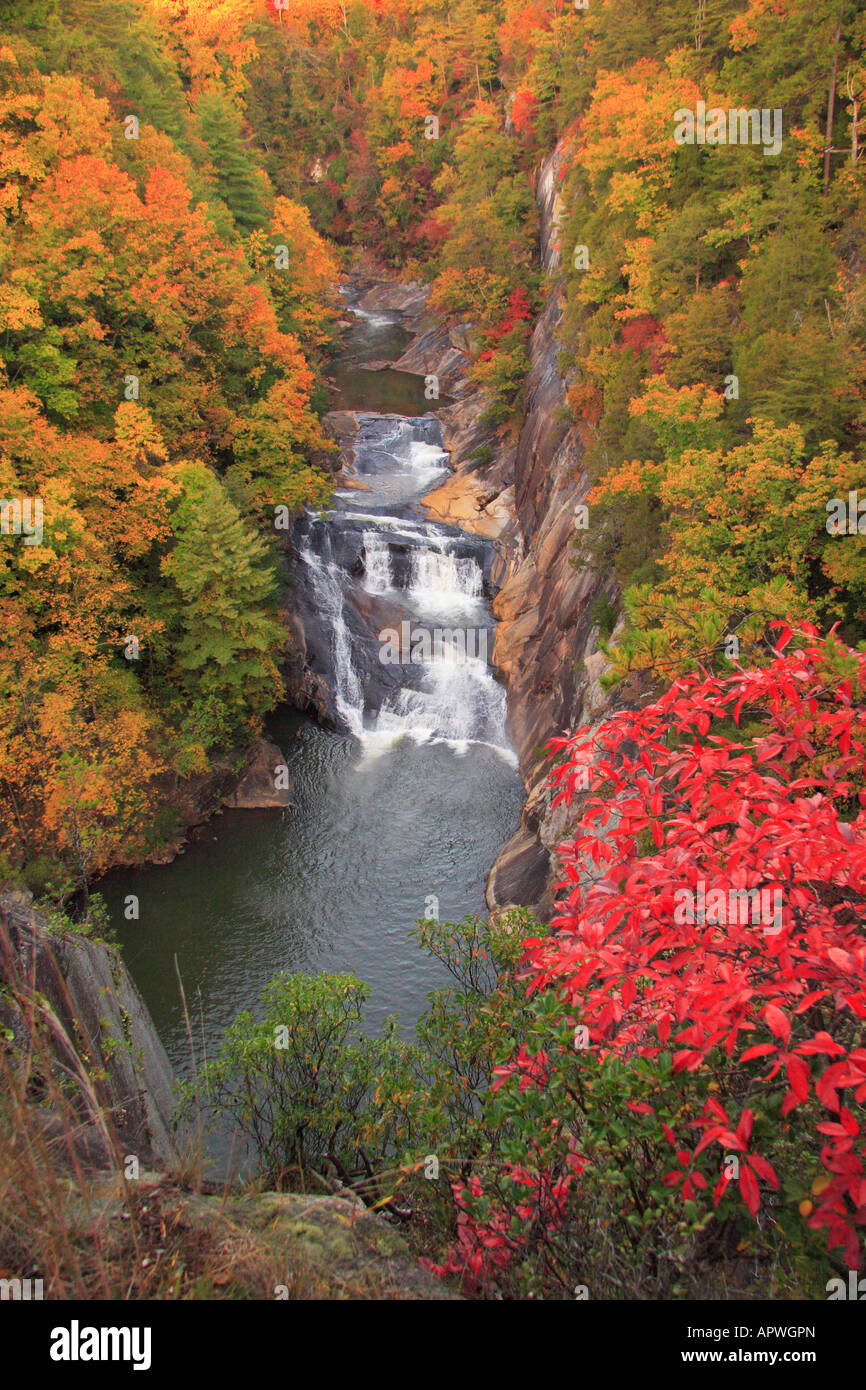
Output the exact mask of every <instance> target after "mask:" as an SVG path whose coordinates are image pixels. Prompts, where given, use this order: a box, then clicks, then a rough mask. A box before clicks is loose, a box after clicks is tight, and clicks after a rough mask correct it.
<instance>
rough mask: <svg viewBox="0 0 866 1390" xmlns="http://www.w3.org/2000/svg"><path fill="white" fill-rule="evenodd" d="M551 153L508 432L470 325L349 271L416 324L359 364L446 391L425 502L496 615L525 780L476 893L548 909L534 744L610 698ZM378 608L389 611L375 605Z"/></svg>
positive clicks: (352, 445) (312, 701)
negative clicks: (579, 529)
mask: <svg viewBox="0 0 866 1390" xmlns="http://www.w3.org/2000/svg"><path fill="white" fill-rule="evenodd" d="M561 160H562V147H561V146H558V147H557V148H556V149H555V150H554V151H553V153H552V154H551V156H550V157H549V158H548V159H547V160H546V161H545V162H544V163H543V164H542V165H541V166H540V167H539V169H538V170H537V174H536V180H535V186H536V198H537V202H538V208H539V215H540V247H539V255H540V259H541V262H542V265H543V267H544V270H545V273H546V277H547V300H546V305H545V308H544V311H543V313H542V315H541V317H540V318H539V320H538V322H537V324H536V326H535V329H534V331H533V333H532V338H531V342H530V360H531V369H530V373H529V376H528V379H527V382H526V390H525V398H524V412H523V418H522V424H521V428H520V431H519V436H518V437H517V439H516V442H511V441H510V440H508V439H503V438H502V437H501V432H500V431H499V430H498V429H497V428H496V427H494V426H492V425H491V424H490V423H488V422H487V420H486V418H485V414H486V400H485V397H484V393H483V391H481V390H478V389H475V388H473V385H472V383H471V381H470V378H469V365H470V363H469V356H468V351H469V345H470V341H471V334H472V327H471V325H466V324H457V325H443V324H441V323H437V322H435V321H433V320H432V316H431V315H430V314H429V313H428V312H427V309H426V299H427V295H426V290H425V288H424V287H423V286H421V285H418V284H415V283H411V284H408V285H401V284H397V283H394V282H390V281H385V282H382V281H381V280H377V279H376V278H375V276H374V275H368V276H364V275H363V274H359V275H357V276H356V277H354V278H353V280H352V283H351V292H352V294H353V296H354V297H355V302H356V304H357V309H358V310H359V311H360V312H361V313H362V314H367V315H370V314H391V315H396V316H399V320H400V322H401V325H402V326H403V327H404V328H405V329H406V330H408V331H409V332H410V333H412V335H413V338H412V341H411V343H410V344H409V346H408V347H407V348H406V350H405V351H404V352H403V353H402V354H401V355H400V356H399V357H398V358H396V359H395V360H393V361H391V362H382V361H379V362H376V363H374V364H370V365H371V366H373V367H374V368H375V369H376V370H381V369H382V368H386V367H392V368H394V369H396V370H397V371H399V372H408V373H414V374H416V375H418V376H419V377H423V378H425V379H427V380H430V379H431V378H435V380H436V386H437V388H438V391H439V392H440V393H441V394H442V395H443V396H447V397H450V403H448V404H446V405H443V406H441V407H440V408H438V409H436V416H437V418H438V420H439V422H440V425H441V440H442V447H443V449H444V450H445V451H446V452H447V454H448V468H449V472H448V474H447V476H445V477H444V478H443V479H442V480H441V482H439V483H438V484H437V485H436V486H434V487H433V489H432V490H431V491H428V492H427V493H426V494H425V495H424V497H423V499H422V505H423V507H424V510H425V512H426V514H427V516H428V518H429V519H430V521H431V522H438V523H441V524H442V525H443V526H447V527H450V528H457V529H458V531H459V532H461V533H463V534H464V535H465V536H467V538H471V537H477V538H478V539H479V540H480V541H481V542H483V543H485V544H484V547H483V556H482V558H481V559H480V564H481V565H482V568H483V570H484V573H485V584H486V586H487V589H488V592H489V593H490V594H491V595H492V596H493V597H492V609H493V617H494V619H495V622H496V627H495V644H494V647H493V652H492V664H493V667H494V668H495V669H496V671H497V672H498V673H499V675H500V676H501V677H502V679H504V681H505V683H506V686H507V724H506V727H507V731H508V736H509V739H510V741H511V743H512V745H513V746H514V748H515V750H516V752H517V756H518V760H519V766H520V773H521V776H522V779H523V782H524V786H525V789H526V802H525V805H524V808H523V812H522V815H521V822H520V826H519V828H518V829H517V831H516V832H515V833H514V834H513V836H512V837H511V838H510V839H509V841H508V843H507V844H505V845H504V846H503V847H502V849H501V850H500V852H499V854H498V856H497V858H496V862H495V864H494V865H493V868H492V870H491V872H490V875H489V879H488V883H487V904H488V907H489V908H490V909H491V910H494V909H500V908H504V907H507V906H509V905H519V906H529V907H533V908H534V909H535V910H536V911H537V912H538V913H539V914H540V915H549V913H550V911H551V908H552V904H553V887H554V883H555V879H556V865H555V849H556V846H557V844H558V843H559V842H560V841H561V840H562V839H563V838H564V836H565V834H566V832H567V829H568V826H567V824H566V823H565V822H564V820H563V818H562V815H561V814H560V813H558V812H557V811H556V810H552V809H551V806H550V799H551V798H550V794H549V792H548V790H547V786H546V783H547V771H548V765H547V762H546V759H545V757H544V754H543V748H544V745H545V744H546V742H547V741H548V739H550V738H551V737H553V736H555V735H557V734H560V733H562V732H563V731H566V730H568V729H571V728H574V727H576V726H577V725H579V724H581V723H585V722H587V721H592V720H596V719H598V718H599V717H600V716H601V715H602V714H603V712H604V711H605V709H607V708H608V706H609V703H610V696H609V695H608V693H607V692H606V691H605V690H604V689H603V687H602V685H601V684H600V676H601V675H602V674H603V671H604V669H605V664H606V663H605V658H604V655H603V653H602V652H601V651H600V650H599V629H598V625H597V623H596V622H595V621H594V619H593V606H594V604H595V603H596V601H597V600H598V599H599V598H600V596H601V595H603V594H605V595H607V596H608V597H610V596H611V595H612V588H611V585H610V584H609V582H608V581H606V579H605V576H603V575H600V574H597V573H595V572H594V571H593V570H591V569H589V568H586V567H583V568H580V567H578V566H577V565H576V564H575V563H574V546H573V542H574V538H575V508H576V506H578V504H580V503H582V502H584V501H585V499H586V496H587V494H588V492H589V482H588V479H587V476H586V473H585V472H584V470H583V468H582V466H581V446H580V442H579V438H578V431H577V428H576V426H574V425H573V424H571V423H569V422H568V420H567V418H566V411H565V409H564V406H565V382H564V380H563V378H562V376H561V374H560V371H559V369H558V361H557V359H558V355H559V345H558V343H557V329H558V325H559V323H560V320H561V317H562V286H561V281H560V274H559V272H560V269H561V266H560V249H559V243H558V240H557V229H558V222H559V217H560V212H561V207H560V195H559V192H558V188H559V180H558V173H559V168H560V164H561ZM431 408H433V409H435V408H436V407H435V405H434V406H433V407H431ZM327 420H328V424H329V427H330V430H331V433H332V435H333V437H334V438H335V439H336V440H337V441H338V443H339V446H340V463H341V472H340V473H339V474H338V479H343V483H342V484H341V485H346V482H345V480H346V479H347V478H348V479H349V484H348V485H349V486H352V485H357V482H358V480H357V478H355V477H354V476H353V475H354V456H355V452H356V449H357V443H358V439H359V437H360V436H361V435H362V434H363V429H364V425H363V419H362V418H361V417H360V416H359V415H357V414H353V413H352V412H335V413H332V414H331V415H330V416H329V417H327ZM361 485H362V486H363V484H361ZM356 550H357V553H356V554H355V555H354V556H353V557H352V559H351V563H353V564H354V565H355V566H356V568H357V567H362V566H363V560H362V558H361V553H360V552H361V550H362V546H361V545H360V544H359V545H358V546H357V547H356ZM378 616H380V617H382V618H383V619H384V618H386V617H387V616H388V615H387V612H386V611H385V610H382V611H381V612H380V614H379V615H378ZM310 626H311V619H310V618H309V617H308V619H307V627H308V629H309V628H310ZM292 637H293V641H294V657H293V662H292V665H291V667H290V670H289V686H290V691H291V696H292V698H293V699H294V701H295V702H296V703H297V704H298V705H299V706H300V707H302V708H311V709H314V710H316V711H317V712H318V714H319V715H322V714H326V713H327V709H328V703H329V696H328V693H327V690H326V688H325V684H323V681H322V678H321V676H320V675H319V676H317V675H316V674H315V673H314V672H313V670H312V669H311V663H310V660H309V652H308V644H309V638H308V637H307V636H306V635H305V629H304V622H303V620H302V619H301V618H300V617H299V616H297V615H296V616H295V617H294V618H293V619H292Z"/></svg>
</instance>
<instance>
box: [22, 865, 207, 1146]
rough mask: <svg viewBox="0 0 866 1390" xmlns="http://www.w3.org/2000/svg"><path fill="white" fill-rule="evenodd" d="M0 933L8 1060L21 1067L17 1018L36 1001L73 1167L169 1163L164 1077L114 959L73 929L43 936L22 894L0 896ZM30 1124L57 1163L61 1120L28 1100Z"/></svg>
mask: <svg viewBox="0 0 866 1390" xmlns="http://www.w3.org/2000/svg"><path fill="white" fill-rule="evenodd" d="M0 929H2V930H0V986H2V989H0V1025H2V1027H3V1029H4V1030H6V1042H7V1045H8V1046H9V1047H10V1048H11V1052H12V1057H13V1060H14V1059H15V1058H17V1059H18V1060H17V1064H20V1065H21V1066H26V1065H30V1064H31V1062H30V1060H29V1059H30V1058H31V1047H32V1033H31V1029H30V1028H29V1027H28V1026H27V1017H28V1012H27V1011H28V1010H29V1009H30V1008H31V1005H32V1001H33V999H34V998H36V999H38V1000H39V1001H41V1003H40V1009H41V1015H42V1018H43V1020H44V1021H45V1023H46V1026H47V1031H48V1036H49V1037H50V1050H51V1054H52V1056H53V1058H54V1061H55V1064H56V1066H57V1068H58V1074H61V1073H62V1075H63V1076H64V1077H65V1078H66V1084H67V1087H71V1088H72V1091H71V1094H72V1105H73V1107H74V1110H75V1112H76V1114H77V1116H78V1125H77V1128H76V1133H75V1140H74V1149H75V1153H76V1156H77V1158H78V1161H79V1162H80V1163H81V1164H82V1165H83V1167H84V1168H85V1169H90V1170H99V1169H110V1168H116V1167H117V1166H118V1163H120V1162H123V1161H125V1159H126V1158H127V1156H135V1157H136V1158H137V1159H138V1161H139V1163H140V1165H141V1166H142V1167H155V1166H159V1167H161V1166H163V1165H166V1164H170V1163H173V1162H175V1161H176V1160H177V1159H178V1158H179V1157H180V1153H181V1149H182V1146H183V1135H182V1134H181V1135H180V1137H178V1134H177V1133H176V1132H175V1130H174V1129H173V1116H174V1110H175V1097H174V1094H173V1086H174V1075H173V1073H172V1069H171V1065H170V1063H169V1060H168V1058H167V1056H166V1054H165V1049H164V1048H163V1046H162V1043H161V1042H160V1040H159V1037H158V1036H157V1032H156V1029H155V1028H154V1026H153V1021H152V1019H151V1017H150V1014H149V1013H148V1011H147V1009H146V1007H145V1004H144V1001H143V999H142V997H141V995H140V994H139V992H138V990H137V989H136V987H135V985H134V984H133V982H132V979H131V977H130V975H129V972H128V971H127V969H126V966H125V965H124V963H123V961H122V960H121V958H120V956H119V954H118V952H117V951H116V950H115V949H113V948H112V947H111V946H108V945H106V944H105V943H104V942H102V941H98V940H94V939H92V938H90V937H87V936H83V935H82V934H81V933H79V932H73V931H61V932H52V931H50V930H49V927H48V924H47V923H46V922H45V920H44V919H43V918H42V917H41V916H40V915H39V914H38V913H37V912H34V910H33V907H32V905H31V900H30V894H29V893H23V892H22V893H8V894H6V895H5V896H4V897H3V898H0ZM38 1068H39V1062H38V1061H37V1063H36V1070H37V1071H38ZM106 1116H109V1117H110V1124H109V1125H108V1126H106V1123H105V1118H106ZM34 1117H36V1118H37V1119H38V1121H39V1123H40V1124H41V1125H42V1126H43V1128H44V1130H45V1133H46V1138H47V1139H48V1141H49V1143H50V1142H51V1141H52V1140H53V1139H56V1140H57V1154H58V1161H64V1158H65V1157H68V1155H69V1144H68V1140H67V1138H66V1136H65V1130H64V1125H63V1122H62V1118H61V1117H60V1116H59V1115H55V1114H53V1113H52V1111H51V1109H50V1107H49V1108H47V1109H46V1108H45V1107H44V1106H43V1105H39V1104H37V1103H36V1101H34ZM115 1142H116V1144H117V1145H118V1146H119V1152H118V1151H117V1149H116V1148H115Z"/></svg>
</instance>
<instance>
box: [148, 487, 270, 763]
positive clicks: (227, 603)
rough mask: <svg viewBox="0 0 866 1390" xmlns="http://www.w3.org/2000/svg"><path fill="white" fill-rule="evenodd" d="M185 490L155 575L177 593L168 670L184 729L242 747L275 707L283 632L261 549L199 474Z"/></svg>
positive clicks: (211, 740) (233, 509) (231, 508)
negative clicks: (172, 542) (179, 695)
mask: <svg viewBox="0 0 866 1390" xmlns="http://www.w3.org/2000/svg"><path fill="white" fill-rule="evenodd" d="M183 485H184V493H183V498H182V501H181V502H180V504H179V506H178V508H177V511H176V513H175V517H174V522H173V530H174V534H175V536H176V538H177V544H176V546H175V548H174V550H173V551H172V552H171V554H170V555H169V556H167V558H166V559H165V560H164V562H163V566H162V569H163V573H164V574H165V575H166V576H167V577H168V578H169V579H170V580H171V581H172V584H173V586H174V590H175V594H174V596H173V602H171V601H170V610H173V611H171V612H170V616H169V622H170V624H171V626H172V629H173V641H172V653H173V664H174V666H175V668H176V678H177V681H178V684H179V686H180V688H181V690H182V691H183V694H184V697H185V703H186V710H185V723H186V726H187V729H188V730H189V731H192V730H195V732H196V734H197V736H199V737H201V738H202V740H203V741H205V742H206V743H208V744H213V743H215V742H216V741H218V740H226V739H228V740H236V739H239V738H241V737H242V736H243V735H244V734H245V733H248V732H249V730H250V729H251V728H253V727H254V726H255V725H256V724H257V723H258V721H259V720H260V719H261V717H262V715H263V714H265V713H266V712H267V711H268V710H269V709H272V708H273V706H274V705H275V704H276V702H277V700H278V699H279V698H280V695H281V694H282V681H281V678H280V674H279V670H278V668H277V664H276V660H275V657H276V654H277V653H278V652H279V650H280V648H281V646H282V644H283V641H284V632H283V628H282V626H281V624H280V623H279V621H278V620H277V618H276V616H275V615H274V613H273V609H272V604H273V597H274V591H275V588H276V584H275V580H274V576H273V573H272V572H271V570H270V569H269V567H268V565H267V552H266V550H265V546H264V544H263V543H262V541H261V540H260V539H259V538H258V537H257V536H256V535H255V534H254V533H253V532H251V531H248V530H247V528H246V527H245V525H244V523H243V521H242V519H241V516H240V513H239V512H238V510H237V508H236V507H234V506H233V505H232V503H231V502H230V501H229V500H228V498H227V497H226V495H225V493H224V491H223V488H222V486H221V484H220V482H219V481H218V479H217V478H215V477H214V476H213V474H211V473H209V472H208V470H207V469H205V468H204V467H202V466H201V465H192V466H191V467H190V468H189V469H187V470H186V472H185V474H184V477H183Z"/></svg>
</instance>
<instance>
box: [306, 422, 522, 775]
mask: <svg viewBox="0 0 866 1390" xmlns="http://www.w3.org/2000/svg"><path fill="white" fill-rule="evenodd" d="M359 423H360V429H359V435H358V439H357V441H356V444H355V466H356V470H357V473H358V475H359V476H362V477H363V478H364V480H365V484H368V486H367V491H366V493H365V496H364V506H365V510H363V511H361V510H353V507H355V508H356V507H357V505H358V501H359V500H360V499H359V498H358V496H357V494H353V493H350V492H348V491H346V492H344V493H342V494H338V495H337V499H336V504H335V510H334V513H333V515H332V516H331V518H330V519H329V520H327V521H325V520H324V519H322V518H317V517H315V516H313V514H312V513H311V514H309V515H308V516H307V517H306V518H305V519H304V520H303V521H302V522H301V523H300V524H299V531H298V533H296V540H297V548H298V555H299V559H300V561H301V573H300V574H299V578H301V579H302V581H303V587H304V590H305V595H300V596H299V597H300V599H301V607H302V609H303V610H304V612H305V614H306V615H307V619H306V621H305V633H306V636H307V647H308V656H309V655H310V653H311V652H312V654H313V657H314V660H315V663H316V665H317V666H318V668H319V669H320V670H321V671H322V672H323V673H324V674H325V675H326V678H327V680H328V683H329V686H330V690H331V694H332V703H333V714H334V717H335V719H336V721H337V722H338V723H340V724H342V725H343V726H344V727H345V728H346V730H347V731H348V732H349V733H351V734H352V735H354V737H356V738H357V739H359V740H360V741H361V743H362V744H363V745H364V747H365V748H366V749H367V750H370V751H374V750H377V749H379V750H382V749H384V748H387V747H389V746H390V745H391V744H393V743H394V742H395V741H397V740H398V739H400V738H404V737H408V738H412V739H415V740H416V741H418V742H427V741H439V742H447V743H448V744H449V745H450V746H452V747H453V748H454V749H455V750H456V751H458V752H463V751H465V750H466V749H467V748H468V747H469V745H470V744H473V743H482V744H487V745H489V746H491V747H493V748H495V749H497V750H498V751H499V752H501V753H502V754H503V756H505V757H507V758H508V759H509V761H511V762H512V763H513V762H514V761H515V759H514V754H513V752H512V750H511V748H510V745H509V741H508V736H507V733H506V729H505V714H506V696H505V688H504V686H503V685H502V684H500V682H499V681H498V680H497V679H496V677H495V675H494V673H493V670H492V668H491V666H490V655H491V652H492V640H491V639H492V621H491V617H490V612H489V608H488V606H487V602H486V599H485V595H484V565H485V558H484V557H485V553H486V551H485V544H486V543H485V542H482V541H479V540H477V539H474V538H471V537H466V536H464V535H463V534H462V533H460V532H459V531H458V530H457V529H456V528H454V527H447V526H444V525H442V524H441V523H437V522H429V521H425V520H423V519H422V518H421V516H420V515H418V514H417V508H416V507H415V506H414V503H415V498H416V497H417V496H418V495H420V493H419V487H420V491H421V492H423V491H424V490H426V488H427V487H429V477H430V476H438V475H439V473H440V472H442V471H445V469H446V464H447V454H446V453H445V451H444V449H443V448H442V436H441V430H440V426H439V422H438V421H437V420H436V419H435V418H434V417H420V418H418V419H415V420H408V419H405V418H404V417H402V416H376V415H364V416H361V417H360V420H359ZM425 483H426V486H425ZM397 504H399V505H397ZM401 510H402V512H403V513H404V514H402V515H400V514H397V515H395V511H397V512H399V511H401Z"/></svg>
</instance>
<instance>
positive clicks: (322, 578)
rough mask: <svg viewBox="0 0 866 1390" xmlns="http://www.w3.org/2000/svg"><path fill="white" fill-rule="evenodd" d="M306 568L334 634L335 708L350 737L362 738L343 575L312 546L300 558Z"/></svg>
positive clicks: (360, 705) (361, 708)
mask: <svg viewBox="0 0 866 1390" xmlns="http://www.w3.org/2000/svg"><path fill="white" fill-rule="evenodd" d="M299 558H300V560H301V562H302V563H303V564H304V565H305V566H306V568H307V572H308V575H309V582H310V588H311V590H312V592H313V593H314V594H315V597H316V601H317V605H318V607H319V609H320V611H321V613H322V615H323V617H324V618H325V621H326V623H327V625H328V626H329V628H330V631H331V634H332V645H331V658H332V667H333V692H334V704H335V706H336V710H337V713H338V714H339V716H340V717H341V718H342V720H343V722H344V723H345V725H346V727H347V728H348V729H349V731H350V733H353V734H355V736H356V737H360V736H361V734H362V733H363V731H364V697H363V693H362V690H361V682H360V679H359V677H358V673H357V671H356V670H355V667H354V665H353V662H352V639H351V636H350V634H349V629H348V627H347V626H346V619H345V617H344V613H343V589H342V584H341V577H340V571H339V569H338V567H337V565H336V564H335V563H334V561H333V560H332V559H329V558H325V557H323V556H321V555H317V554H316V552H315V551H314V550H313V548H312V545H311V544H306V545H304V546H303V547H302V549H301V551H300V556H299Z"/></svg>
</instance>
